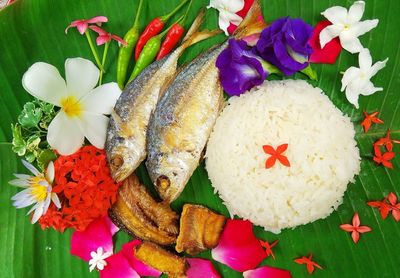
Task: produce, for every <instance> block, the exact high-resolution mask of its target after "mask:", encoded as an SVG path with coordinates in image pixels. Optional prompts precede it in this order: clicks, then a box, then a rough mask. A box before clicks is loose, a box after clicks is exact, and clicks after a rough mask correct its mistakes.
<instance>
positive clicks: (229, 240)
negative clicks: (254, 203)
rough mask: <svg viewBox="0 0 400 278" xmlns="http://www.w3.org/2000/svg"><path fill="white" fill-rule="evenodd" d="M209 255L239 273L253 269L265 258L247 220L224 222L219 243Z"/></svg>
mask: <svg viewBox="0 0 400 278" xmlns="http://www.w3.org/2000/svg"><path fill="white" fill-rule="evenodd" d="M211 255H212V257H213V259H214V260H216V261H218V262H220V263H223V264H226V265H227V266H229V267H230V268H232V269H234V270H236V271H239V272H243V271H246V270H250V269H254V268H255V267H257V266H258V265H259V264H260V263H261V261H262V260H263V259H264V258H265V257H266V256H267V254H266V253H265V252H264V249H263V248H262V247H261V244H260V242H259V240H258V239H257V238H256V237H255V236H254V234H253V226H252V224H251V223H250V222H249V221H247V220H246V221H244V220H232V219H229V220H228V221H227V222H226V225H225V228H224V231H223V232H222V235H221V238H220V240H219V243H218V245H217V247H215V248H214V249H213V250H212V251H211Z"/></svg>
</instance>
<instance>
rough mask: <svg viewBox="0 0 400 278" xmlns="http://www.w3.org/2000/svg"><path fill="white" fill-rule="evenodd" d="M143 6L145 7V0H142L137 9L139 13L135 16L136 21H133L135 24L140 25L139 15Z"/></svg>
mask: <svg viewBox="0 0 400 278" xmlns="http://www.w3.org/2000/svg"><path fill="white" fill-rule="evenodd" d="M142 7H143V0H140V1H139V7H138V9H137V13H136V17H135V22H134V23H133V26H139V16H140V13H141V11H142Z"/></svg>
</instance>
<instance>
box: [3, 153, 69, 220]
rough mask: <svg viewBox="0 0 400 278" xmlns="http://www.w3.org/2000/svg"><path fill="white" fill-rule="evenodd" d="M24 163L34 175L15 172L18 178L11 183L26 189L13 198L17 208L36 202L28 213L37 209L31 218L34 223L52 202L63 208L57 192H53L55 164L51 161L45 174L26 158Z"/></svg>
mask: <svg viewBox="0 0 400 278" xmlns="http://www.w3.org/2000/svg"><path fill="white" fill-rule="evenodd" d="M22 163H23V164H24V166H25V167H26V168H27V169H28V170H29V171H31V173H32V174H33V175H34V176H31V175H25V174H14V175H15V177H17V179H15V180H12V181H10V182H9V183H10V184H12V185H15V186H18V187H22V188H25V189H24V190H22V191H21V192H19V193H17V194H15V195H14V196H13V197H12V198H11V200H12V201H13V205H14V206H15V207H16V208H25V207H28V206H30V205H33V204H34V206H33V207H32V208H31V209H30V210H29V212H28V214H30V213H31V212H32V211H35V212H34V213H33V216H32V219H31V223H32V224H34V223H36V222H37V221H38V220H39V218H40V217H41V216H42V215H43V214H45V213H46V212H47V209H48V208H49V206H50V203H51V202H53V203H54V204H55V205H56V207H58V208H61V203H60V200H59V199H58V196H57V194H56V193H54V192H51V191H52V186H51V184H52V183H53V180H54V164H53V162H50V163H49V166H48V167H47V171H46V174H45V175H43V174H42V173H40V172H39V171H38V170H37V169H36V168H35V167H34V166H33V165H32V164H30V163H28V162H26V161H25V160H22Z"/></svg>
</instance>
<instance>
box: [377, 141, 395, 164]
mask: <svg viewBox="0 0 400 278" xmlns="http://www.w3.org/2000/svg"><path fill="white" fill-rule="evenodd" d="M374 152H375V155H374V158H373V159H374V161H375V162H376V164H378V165H379V164H382V165H383V166H385V167H386V168H389V169H393V164H392V162H390V160H392V159H393V158H394V156H395V153H394V152H391V151H388V152H385V153H383V154H382V152H381V149H380V147H379V146H378V145H374Z"/></svg>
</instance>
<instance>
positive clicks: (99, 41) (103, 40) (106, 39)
mask: <svg viewBox="0 0 400 278" xmlns="http://www.w3.org/2000/svg"><path fill="white" fill-rule="evenodd" d="M109 41H111V37H110V36H108V35H100V36H98V37H97V39H96V44H97V45H102V44H105V43H106V42H109Z"/></svg>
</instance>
